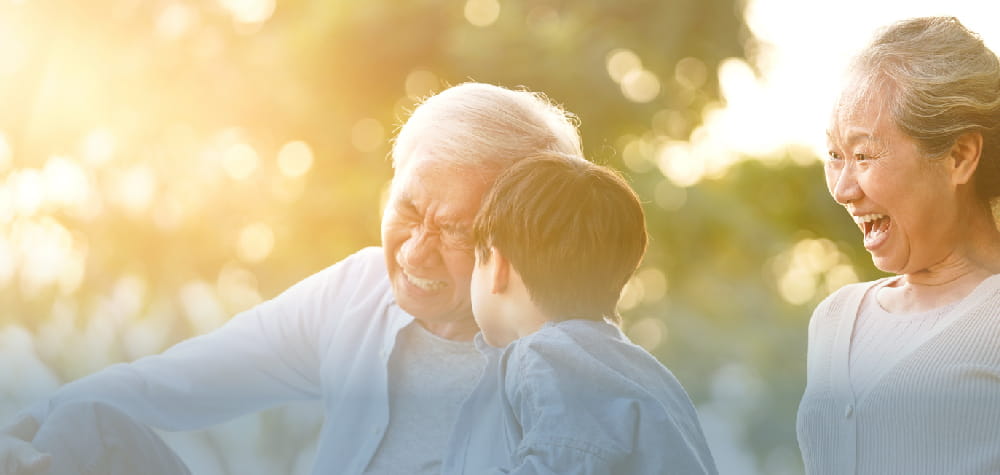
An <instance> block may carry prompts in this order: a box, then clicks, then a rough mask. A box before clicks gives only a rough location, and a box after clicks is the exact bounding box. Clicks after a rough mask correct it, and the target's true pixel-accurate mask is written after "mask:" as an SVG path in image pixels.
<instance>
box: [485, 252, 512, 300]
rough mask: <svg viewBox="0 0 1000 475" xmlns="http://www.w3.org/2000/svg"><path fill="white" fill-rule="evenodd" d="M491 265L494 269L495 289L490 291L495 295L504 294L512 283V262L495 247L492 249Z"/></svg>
mask: <svg viewBox="0 0 1000 475" xmlns="http://www.w3.org/2000/svg"><path fill="white" fill-rule="evenodd" d="M490 265H491V266H492V267H493V269H492V273H493V288H492V289H490V291H491V292H492V293H494V294H499V293H503V292H504V291H505V290H507V285H508V284H509V283H510V261H508V260H507V258H506V257H504V256H503V254H501V253H500V251H499V250H498V249H497V248H495V247H492V246H491V247H490Z"/></svg>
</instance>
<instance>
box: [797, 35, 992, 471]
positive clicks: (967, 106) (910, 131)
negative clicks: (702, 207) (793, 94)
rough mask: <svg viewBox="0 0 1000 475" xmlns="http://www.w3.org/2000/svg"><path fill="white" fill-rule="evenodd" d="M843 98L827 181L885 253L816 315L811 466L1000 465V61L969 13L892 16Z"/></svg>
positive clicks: (868, 240) (832, 133) (873, 248)
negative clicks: (870, 272)
mask: <svg viewBox="0 0 1000 475" xmlns="http://www.w3.org/2000/svg"><path fill="white" fill-rule="evenodd" d="M849 72H850V74H849V75H848V78H849V79H850V80H849V81H848V83H847V84H848V86H847V87H846V88H845V89H844V91H843V93H842V95H841V96H840V100H839V102H838V105H837V107H836V108H835V110H834V113H833V117H832V122H831V126H830V130H829V132H828V136H829V148H830V150H829V157H828V158H827V160H826V183H827V186H828V188H829V191H830V194H831V195H832V196H833V198H834V200H836V201H837V203H839V204H841V205H842V206H844V208H845V209H846V210H847V212H848V213H849V214H850V216H851V219H853V220H854V222H855V223H856V225H857V226H858V228H859V229H860V230H861V233H862V235H863V240H864V246H865V249H867V250H868V252H869V253H870V254H871V255H872V260H873V261H874V263H875V266H876V267H878V268H879V269H881V270H883V271H886V272H890V273H892V274H895V275H893V276H890V277H886V278H883V279H879V280H877V281H874V282H866V283H860V284H853V285H848V286H846V287H844V288H842V289H840V290H839V291H837V292H835V293H834V294H833V295H831V296H830V297H828V298H827V299H826V300H824V301H823V302H822V303H821V304H820V305H819V306H818V307H817V308H816V311H815V313H814V314H813V317H812V321H811V322H810V326H809V352H808V382H807V385H806V390H805V394H804V395H803V398H802V402H801V405H800V407H799V413H798V424H797V425H798V439H799V446H800V448H801V450H802V456H803V459H804V461H805V465H806V471H807V472H808V473H810V474H816V473H836V474H843V473H869V474H886V473H900V474H904V473H905V474H921V473H926V474H942V473H949V474H954V473H960V474H970V473H998V472H1000V346H998V345H1000V275H998V273H1000V232H998V231H997V223H996V219H995V217H994V213H993V212H992V208H991V204H994V203H995V201H996V200H995V198H996V197H997V196H998V195H1000V130H998V129H1000V64H998V61H997V57H996V55H995V54H994V53H993V52H992V51H990V50H989V49H987V48H986V47H985V46H984V45H983V42H982V41H981V40H980V39H979V37H978V36H976V35H975V34H974V33H972V32H970V31H969V30H967V29H966V28H965V27H964V26H962V24H961V23H959V22H958V20H956V19H954V18H918V19H912V20H907V21H903V22H900V23H897V24H894V25H891V26H890V27H888V28H886V29H885V30H883V31H882V32H881V33H880V34H879V35H878V36H877V37H876V39H875V40H874V41H873V42H872V43H871V44H870V45H869V46H868V47H867V48H866V49H865V50H864V51H863V52H862V53H861V54H860V55H859V56H858V57H857V58H856V59H855V61H854V63H853V67H852V68H851V69H850V70H849Z"/></svg>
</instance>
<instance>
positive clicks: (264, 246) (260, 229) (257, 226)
mask: <svg viewBox="0 0 1000 475" xmlns="http://www.w3.org/2000/svg"><path fill="white" fill-rule="evenodd" d="M273 249H274V231H273V230H271V226H269V225H267V223H253V224H251V225H248V226H246V227H244V228H243V230H241V231H240V235H239V239H238V240H237V242H236V253H237V255H239V257H240V259H242V260H243V261H244V262H248V263H251V264H253V263H257V262H260V261H263V260H264V259H267V256H269V255H271V251H272V250H273Z"/></svg>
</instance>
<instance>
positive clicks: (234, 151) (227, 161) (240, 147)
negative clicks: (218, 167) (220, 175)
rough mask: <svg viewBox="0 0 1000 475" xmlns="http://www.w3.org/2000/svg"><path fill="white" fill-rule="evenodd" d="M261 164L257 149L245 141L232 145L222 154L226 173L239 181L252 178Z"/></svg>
mask: <svg viewBox="0 0 1000 475" xmlns="http://www.w3.org/2000/svg"><path fill="white" fill-rule="evenodd" d="M259 164H260V159H259V158H258V157H257V151H256V150H254V148H253V147H251V146H250V145H248V144H245V143H236V144H232V145H230V146H229V147H228V148H226V151H225V153H224V154H223V156H222V166H223V168H225V170H226V174H228V175H229V177H230V178H232V179H234V180H237V181H245V180H247V179H248V178H250V176H251V175H253V173H254V172H255V171H257V166H258V165H259Z"/></svg>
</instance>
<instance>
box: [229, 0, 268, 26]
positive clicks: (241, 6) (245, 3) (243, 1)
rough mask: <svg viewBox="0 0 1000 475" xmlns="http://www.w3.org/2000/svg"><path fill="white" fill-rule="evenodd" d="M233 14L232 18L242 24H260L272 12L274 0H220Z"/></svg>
mask: <svg viewBox="0 0 1000 475" xmlns="http://www.w3.org/2000/svg"><path fill="white" fill-rule="evenodd" d="M220 3H221V4H222V6H223V7H224V8H225V9H226V10H229V12H230V13H231V14H232V15H233V20H235V21H236V22H238V23H243V24H248V25H252V24H261V23H264V22H266V21H267V20H269V19H270V18H271V15H273V14H274V8H275V6H276V5H275V0H220Z"/></svg>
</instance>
